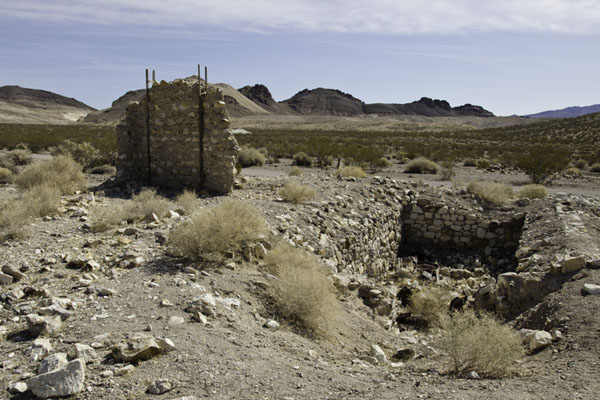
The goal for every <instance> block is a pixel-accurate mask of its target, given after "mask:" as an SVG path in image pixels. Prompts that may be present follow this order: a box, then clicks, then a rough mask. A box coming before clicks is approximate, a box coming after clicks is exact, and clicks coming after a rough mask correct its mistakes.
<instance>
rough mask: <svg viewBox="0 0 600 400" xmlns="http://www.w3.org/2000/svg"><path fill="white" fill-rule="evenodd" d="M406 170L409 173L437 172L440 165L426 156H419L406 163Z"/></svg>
mask: <svg viewBox="0 0 600 400" xmlns="http://www.w3.org/2000/svg"><path fill="white" fill-rule="evenodd" d="M404 172H406V173H409V174H437V173H438V172H440V166H439V165H437V164H436V163H434V162H433V161H431V160H428V159H426V158H425V157H419V158H415V159H414V160H412V161H410V162H409V163H408V164H406V169H405V170H404Z"/></svg>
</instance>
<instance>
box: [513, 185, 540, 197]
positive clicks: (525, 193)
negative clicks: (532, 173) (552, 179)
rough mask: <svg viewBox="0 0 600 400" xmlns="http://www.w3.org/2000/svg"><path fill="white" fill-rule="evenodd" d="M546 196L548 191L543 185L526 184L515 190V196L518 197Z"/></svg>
mask: <svg viewBox="0 0 600 400" xmlns="http://www.w3.org/2000/svg"><path fill="white" fill-rule="evenodd" d="M546 196H548V191H547V190H546V187H545V186H544V185H527V186H523V187H522V188H521V189H519V191H518V192H517V197H518V198H519V199H523V198H527V199H543V198H544V197H546Z"/></svg>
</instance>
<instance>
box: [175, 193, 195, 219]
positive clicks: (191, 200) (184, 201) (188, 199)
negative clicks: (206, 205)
mask: <svg viewBox="0 0 600 400" xmlns="http://www.w3.org/2000/svg"><path fill="white" fill-rule="evenodd" d="M175 201H176V202H177V204H179V205H180V206H181V207H182V208H183V211H185V213H186V214H187V215H190V214H191V213H192V212H193V211H194V209H195V208H196V207H197V206H198V196H197V195H196V192H194V191H193V190H190V189H185V190H184V191H183V193H181V194H179V195H177V197H176V198H175Z"/></svg>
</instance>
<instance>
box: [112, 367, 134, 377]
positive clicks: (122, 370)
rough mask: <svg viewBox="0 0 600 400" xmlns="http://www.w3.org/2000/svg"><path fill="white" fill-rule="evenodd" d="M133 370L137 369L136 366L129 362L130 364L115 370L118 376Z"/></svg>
mask: <svg viewBox="0 0 600 400" xmlns="http://www.w3.org/2000/svg"><path fill="white" fill-rule="evenodd" d="M133 371H135V367H134V366H133V365H131V364H129V365H126V366H124V367H121V368H117V369H116V370H115V375H116V376H123V375H127V374H128V373H130V372H133Z"/></svg>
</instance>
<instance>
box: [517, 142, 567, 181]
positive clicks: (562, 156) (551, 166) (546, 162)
mask: <svg viewBox="0 0 600 400" xmlns="http://www.w3.org/2000/svg"><path fill="white" fill-rule="evenodd" d="M568 165H569V155H568V153H567V152H566V151H561V150H558V149H550V148H538V149H533V150H531V151H530V152H529V153H528V154H525V155H522V156H521V157H519V158H518V160H517V163H516V166H517V167H518V168H520V169H521V170H522V171H523V172H525V173H526V174H527V175H528V176H529V178H530V179H531V181H532V182H533V183H537V184H544V183H549V182H552V180H553V179H554V177H555V176H556V175H557V174H559V173H560V172H562V171H564V170H565V168H567V166H568Z"/></svg>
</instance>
